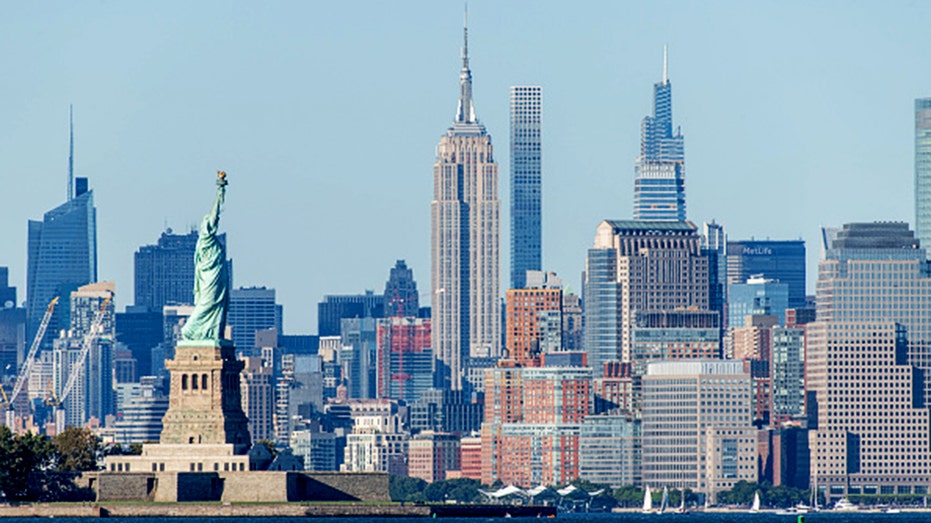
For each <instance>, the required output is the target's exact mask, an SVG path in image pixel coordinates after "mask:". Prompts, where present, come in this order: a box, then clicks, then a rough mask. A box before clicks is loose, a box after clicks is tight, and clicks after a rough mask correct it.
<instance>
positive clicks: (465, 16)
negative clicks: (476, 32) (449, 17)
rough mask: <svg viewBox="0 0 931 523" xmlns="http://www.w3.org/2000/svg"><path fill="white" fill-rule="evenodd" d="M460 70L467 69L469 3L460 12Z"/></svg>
mask: <svg viewBox="0 0 931 523" xmlns="http://www.w3.org/2000/svg"><path fill="white" fill-rule="evenodd" d="M462 68H463V69H468V68H469V2H465V4H464V7H463V11H462Z"/></svg>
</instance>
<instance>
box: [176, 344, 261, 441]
mask: <svg viewBox="0 0 931 523" xmlns="http://www.w3.org/2000/svg"><path fill="white" fill-rule="evenodd" d="M165 368H166V369H168V371H169V372H170V373H171V386H170V389H169V404H168V412H167V413H166V414H165V417H164V418H163V419H162V423H163V428H162V436H161V440H160V442H161V443H162V444H166V445H171V446H176V445H224V444H230V445H232V446H233V449H234V453H235V454H243V453H245V452H247V451H248V450H249V447H250V445H251V441H250V439H251V438H250V437H249V426H248V420H247V419H246V415H245V414H244V413H243V410H242V399H241V396H240V391H239V373H240V371H241V370H242V368H243V362H241V361H239V360H237V359H236V357H235V352H234V348H233V344H232V343H230V342H228V341H226V340H224V341H221V342H220V343H219V344H217V343H215V342H201V341H196V342H194V341H182V342H179V343H178V347H177V348H176V349H175V358H174V359H173V360H168V361H166V362H165ZM178 450H181V449H178ZM191 452H196V451H195V450H193V449H191Z"/></svg>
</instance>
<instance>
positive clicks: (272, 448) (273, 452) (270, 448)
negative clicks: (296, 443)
mask: <svg viewBox="0 0 931 523" xmlns="http://www.w3.org/2000/svg"><path fill="white" fill-rule="evenodd" d="M255 444H256V445H265V448H267V449H268V453H269V454H271V455H272V461H274V459H275V457H276V456H278V449H276V448H275V442H273V441H271V440H267V439H260V440H258V441H256V442H255Z"/></svg>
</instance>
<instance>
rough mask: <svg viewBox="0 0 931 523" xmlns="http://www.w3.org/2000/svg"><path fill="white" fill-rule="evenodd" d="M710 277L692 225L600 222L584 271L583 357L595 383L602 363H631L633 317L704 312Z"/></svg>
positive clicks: (706, 262)
mask: <svg viewBox="0 0 931 523" xmlns="http://www.w3.org/2000/svg"><path fill="white" fill-rule="evenodd" d="M708 272H709V263H708V257H707V256H704V255H702V252H701V246H700V237H699V236H698V234H697V230H696V227H695V225H694V224H693V223H691V222H668V221H636V220H634V221H630V220H605V221H603V222H601V224H599V225H598V229H597V232H596V234H595V242H594V246H593V248H592V249H589V251H588V260H587V262H586V271H585V310H584V314H585V352H587V353H588V358H589V360H588V361H589V363H590V364H591V366H592V368H593V369H594V370H595V377H596V378H600V377H601V372H602V370H603V366H604V363H605V362H606V361H611V360H621V361H631V347H632V331H633V329H634V327H635V326H636V318H637V314H648V313H653V312H671V311H676V310H682V309H691V310H693V311H708V307H709V303H710V301H709V285H708ZM714 328H717V324H715V325H714Z"/></svg>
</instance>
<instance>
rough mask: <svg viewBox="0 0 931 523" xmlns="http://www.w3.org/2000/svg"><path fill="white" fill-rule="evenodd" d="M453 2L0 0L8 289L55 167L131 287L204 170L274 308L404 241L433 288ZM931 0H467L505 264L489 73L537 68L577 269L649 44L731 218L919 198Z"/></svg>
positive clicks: (552, 189) (692, 185)
mask: <svg viewBox="0 0 931 523" xmlns="http://www.w3.org/2000/svg"><path fill="white" fill-rule="evenodd" d="M462 8H463V4H462V2H459V1H437V0H422V1H406V2H390V1H382V2H374V1H373V2H361V1H352V2H338V1H334V2H293V3H290V2H289V3H285V2H272V3H269V5H266V4H265V3H259V2H231V1H222V2H221V1H218V2H206V1H205V2H114V1H96V2H8V3H5V4H4V5H3V6H2V7H0V49H2V54H3V59H2V61H0V64H2V66H0V67H2V77H3V81H2V82H0V187H2V190H0V266H2V265H5V266H9V267H10V272H11V279H12V280H13V282H12V283H13V284H14V285H16V286H17V287H19V289H20V290H19V292H20V300H23V299H24V298H25V280H26V221H27V220H28V219H41V217H42V214H43V213H44V212H45V211H47V210H49V209H51V208H53V207H54V206H56V205H58V204H60V203H61V202H62V201H63V200H64V199H65V193H66V171H67V156H68V154H67V153H68V151H67V144H68V105H69V104H74V114H75V133H76V136H75V149H76V150H75V171H76V175H77V176H87V177H89V178H90V183H91V187H92V188H93V189H94V192H95V200H96V204H97V209H98V242H99V249H98V254H99V258H100V263H99V278H100V279H101V280H115V281H116V284H117V303H118V307H119V308H120V309H122V307H123V306H125V305H127V304H131V303H132V285H133V284H132V277H133V276H132V274H133V273H132V263H133V261H132V260H133V253H134V252H135V251H136V249H138V247H139V246H140V245H143V244H149V243H154V242H155V241H156V239H157V238H158V236H159V234H160V233H161V231H162V230H164V227H165V225H166V224H167V225H168V226H170V227H172V228H174V229H175V230H176V231H183V230H186V229H187V228H189V227H190V226H191V224H194V223H196V222H197V221H198V220H199V219H200V217H201V216H202V215H203V214H204V212H206V210H207V207H209V204H210V200H211V198H212V193H213V190H214V184H213V180H214V176H215V175H214V172H215V170H216V169H221V168H222V169H225V170H226V171H227V172H228V173H229V179H230V186H229V192H228V198H227V205H226V209H225V214H224V216H223V219H222V223H221V228H222V229H223V230H225V231H226V232H227V233H228V236H229V248H230V255H231V256H232V257H233V259H234V264H235V284H236V285H237V286H243V285H244V286H252V285H265V286H269V287H274V288H275V289H277V291H278V297H279V301H280V302H281V303H283V304H284V306H285V330H286V331H287V332H289V333H311V332H315V331H316V303H317V302H318V301H319V300H320V299H321V298H322V296H323V295H324V294H336V293H355V292H360V291H362V290H363V289H366V288H369V289H375V290H377V291H381V290H382V289H383V288H384V283H385V280H386V279H387V276H388V269H389V268H390V267H391V266H392V265H393V263H394V260H395V259H398V258H403V259H406V260H407V262H408V264H409V265H410V266H411V267H412V268H413V270H414V276H415V278H416V279H417V282H418V287H419V289H420V291H421V294H422V296H423V298H424V301H426V300H427V299H428V298H429V290H430V277H429V257H430V228H429V220H430V199H431V197H432V183H433V182H432V166H433V162H434V148H435V146H436V144H437V142H438V141H439V138H440V135H441V134H442V133H443V132H444V131H445V129H446V128H447V127H448V126H449V125H450V123H451V122H452V119H453V116H454V113H455V109H456V97H457V89H458V86H457V82H458V73H459V67H460V60H459V55H460V47H461V45H462V42H461V24H462ZM929 20H931V3H929V2H920V1H914V2H878V1H877V2H851V1H847V2H816V3H811V2H792V1H790V2H781V1H780V2H637V3H634V2H613V1H611V2H609V1H605V2H579V3H569V2H555V1H535V2H494V1H489V0H477V1H475V0H473V1H472V2H470V5H469V25H470V28H469V34H470V42H469V46H470V51H471V55H472V72H473V77H474V92H475V102H476V109H477V114H478V117H479V118H480V119H481V120H482V121H483V122H484V123H485V124H486V126H487V128H488V131H489V132H490V133H491V135H492V137H493V141H494V144H495V145H496V146H497V149H496V153H497V160H498V162H499V176H500V195H501V199H502V211H503V220H502V230H501V232H502V237H501V244H502V246H503V247H504V252H503V253H502V260H501V267H502V279H503V280H504V281H505V283H506V279H507V267H508V252H507V245H508V230H507V223H508V222H507V208H508V191H507V189H508V181H507V180H508V87H509V86H510V85H517V84H539V85H542V86H543V92H544V138H543V139H544V144H543V148H544V153H543V154H544V158H543V163H544V201H543V209H544V265H545V268H547V269H549V270H554V271H556V272H558V273H559V274H560V275H562V276H563V277H564V278H565V279H566V280H567V282H568V283H570V284H571V285H572V286H573V287H574V288H576V289H579V283H580V282H579V280H580V277H579V274H580V272H581V271H582V269H583V267H584V260H585V253H586V249H587V248H588V247H589V246H590V245H591V242H592V239H593V236H594V231H595V226H596V225H597V224H598V222H599V221H601V220H602V219H604V218H628V217H630V215H631V204H632V187H633V172H634V171H633V169H634V158H635V157H636V155H637V153H638V151H639V129H640V120H641V118H642V117H643V116H644V115H646V114H647V113H648V112H649V111H650V109H651V93H652V84H653V83H654V82H655V81H657V80H659V79H660V76H661V74H662V47H663V44H668V45H669V76H670V79H671V80H672V83H673V117H674V119H675V122H676V124H678V125H681V127H682V131H683V134H684V135H685V147H686V187H687V203H688V216H689V219H690V220H692V221H694V222H696V223H697V224H699V225H700V224H701V222H702V221H706V220H710V219H712V218H714V219H716V220H717V221H718V222H720V223H723V224H724V225H725V226H726V228H727V231H728V233H729V235H730V237H731V239H746V238H749V237H750V236H755V237H757V238H765V237H770V238H773V239H788V238H798V237H801V238H804V239H805V240H806V241H807V245H808V251H809V260H810V263H809V266H810V272H809V288H813V282H814V278H815V272H814V268H815V263H816V260H817V257H818V255H819V244H818V241H817V239H818V231H819V226H821V225H837V224H841V223H844V222H849V221H858V220H908V221H910V222H911V221H913V213H914V211H913V201H912V194H913V177H914V165H913V154H914V153H913V142H914V134H913V126H914V116H913V104H914V99H915V98H916V97H921V96H931V58H929V49H931V31H928V21H929Z"/></svg>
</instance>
